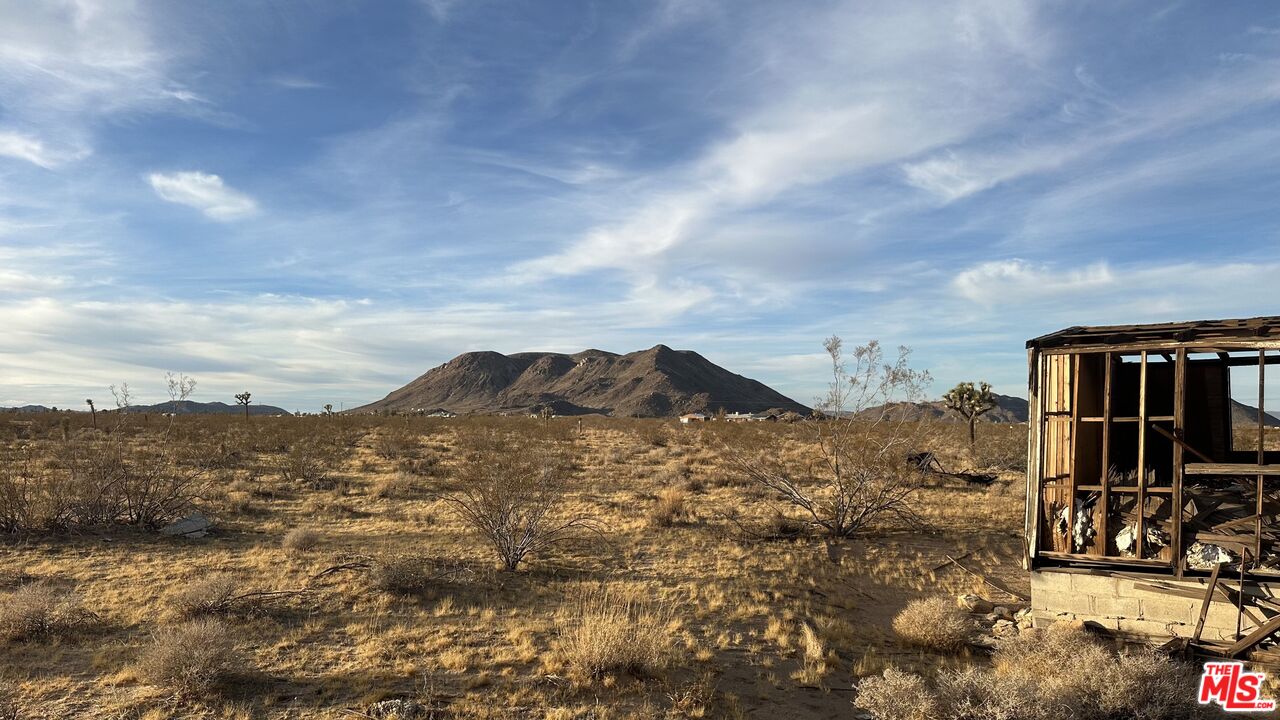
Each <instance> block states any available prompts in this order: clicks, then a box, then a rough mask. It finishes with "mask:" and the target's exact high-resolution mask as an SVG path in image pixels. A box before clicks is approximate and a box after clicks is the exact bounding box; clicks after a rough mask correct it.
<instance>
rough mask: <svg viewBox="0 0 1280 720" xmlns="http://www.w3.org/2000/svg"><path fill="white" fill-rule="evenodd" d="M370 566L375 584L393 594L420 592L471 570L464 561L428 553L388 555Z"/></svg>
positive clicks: (416, 593) (464, 574) (455, 579)
mask: <svg viewBox="0 0 1280 720" xmlns="http://www.w3.org/2000/svg"><path fill="white" fill-rule="evenodd" d="M369 569H370V574H369V578H370V582H371V583H372V585H373V587H375V588H377V589H378V590H381V591H383V592H388V593H391V594H393V595H419V594H422V593H424V592H427V591H430V590H435V589H439V588H440V587H442V586H443V585H445V584H446V583H449V582H455V581H458V580H459V579H461V578H463V577H465V576H468V575H469V574H470V571H469V570H468V569H467V568H466V567H465V566H464V565H462V564H460V563H457V562H453V561H448V560H440V559H438V558H433V557H428V556H425V555H384V556H382V557H379V558H376V559H374V560H373V562H372V563H371V564H370V568H369Z"/></svg>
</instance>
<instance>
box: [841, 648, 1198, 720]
mask: <svg viewBox="0 0 1280 720" xmlns="http://www.w3.org/2000/svg"><path fill="white" fill-rule="evenodd" d="M1196 680H1197V675H1196V672H1195V669H1194V668H1193V667H1192V666H1190V665H1187V664H1185V663H1181V662H1178V661H1174V660H1170V659H1168V658H1165V657H1160V656H1157V655H1156V654H1154V653H1153V652H1152V651H1150V650H1145V649H1144V650H1142V651H1138V652H1134V653H1131V654H1125V653H1118V652H1116V651H1115V650H1114V649H1112V648H1110V647H1107V646H1104V645H1103V644H1101V643H1100V642H1098V640H1096V639H1095V638H1093V637H1091V636H1090V635H1088V634H1087V633H1086V632H1084V631H1083V630H1078V629H1073V628H1068V629H1063V630H1057V629H1054V630H1052V631H1050V632H1026V633H1023V634H1022V635H1019V636H1017V637H1014V638H1010V639H1008V640H1006V641H1004V643H1002V644H1001V646H1000V648H999V649H997V650H996V652H995V655H994V656H993V658H992V667H991V669H989V670H988V669H979V668H970V669H968V670H963V671H949V672H944V673H942V674H940V675H939V676H938V677H937V678H936V679H935V680H934V682H933V683H929V682H927V681H926V680H925V679H923V678H921V677H920V676H917V675H911V674H908V673H903V672H901V671H897V670H894V669H892V668H891V669H888V670H886V671H885V674H884V676H882V677H879V678H868V679H866V680H864V681H863V682H862V683H861V684H860V685H859V688H858V696H857V699H856V701H855V702H856V704H857V705H858V706H859V707H862V708H863V709H866V710H867V711H869V712H870V713H871V714H872V715H873V716H875V717H876V718H877V719H878V720H915V718H919V717H922V716H921V715H920V714H918V712H916V711H915V710H913V708H914V709H923V710H924V711H926V712H927V713H929V714H927V715H926V716H927V717H930V718H937V719H938V720H978V719H982V720H1035V719H1036V718H1042V717H1052V718H1055V719H1057V720H1156V719H1157V718H1168V719H1169V720H1190V719H1192V718H1201V717H1216V715H1215V714H1213V712H1212V711H1211V710H1210V709H1209V708H1207V707H1205V706H1201V705H1199V704H1198V703H1197V702H1196V697H1197V695H1196Z"/></svg>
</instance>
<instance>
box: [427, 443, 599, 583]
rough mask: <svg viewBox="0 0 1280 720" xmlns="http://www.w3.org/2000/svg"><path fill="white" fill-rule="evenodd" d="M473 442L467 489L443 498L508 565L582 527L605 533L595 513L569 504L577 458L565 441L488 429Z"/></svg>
mask: <svg viewBox="0 0 1280 720" xmlns="http://www.w3.org/2000/svg"><path fill="white" fill-rule="evenodd" d="M470 445H471V446H470V448H469V449H468V452H467V455H466V459H465V461H464V462H463V463H462V465H461V467H460V468H459V471H458V481H459V483H460V484H461V485H462V489H461V490H459V491H458V492H456V493H453V494H449V495H441V496H439V497H440V499H441V500H444V501H445V502H446V503H448V504H449V505H450V506H451V507H452V509H453V510H454V512H456V513H457V515H458V517H459V518H460V519H461V520H462V521H463V522H465V523H467V524H468V525H470V526H471V527H472V529H474V530H475V531H477V532H478V533H480V534H481V535H482V536H483V537H484V538H485V540H486V541H488V543H489V545H490V546H491V547H492V548H493V550H494V552H495V553H496V554H497V556H498V562H499V564H500V565H501V567H502V568H503V569H504V570H507V571H512V572H513V571H515V570H516V569H517V568H519V566H520V563H521V562H523V561H524V559H525V558H526V557H528V556H529V555H530V554H532V553H538V552H542V551H545V550H547V549H548V548H550V547H552V546H554V545H557V544H559V543H562V542H565V541H567V540H570V539H572V538H574V537H577V536H579V535H580V534H581V531H584V530H587V531H594V532H597V533H598V532H599V525H598V524H597V523H596V522H595V521H594V520H593V519H592V518H590V517H588V516H587V515H585V514H582V513H574V512H569V511H567V510H566V508H565V505H566V500H567V496H568V493H569V483H568V476H569V472H570V468H571V463H570V458H569V457H568V455H567V453H566V451H565V450H564V449H563V448H562V447H561V445H560V443H556V442H548V441H529V440H527V439H525V438H519V437H516V436H514V435H506V436H499V435H496V434H492V433H485V434H481V435H479V436H477V437H474V438H472V439H471V440H470Z"/></svg>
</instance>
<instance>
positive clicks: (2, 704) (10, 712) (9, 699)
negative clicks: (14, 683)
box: [0, 686, 22, 720]
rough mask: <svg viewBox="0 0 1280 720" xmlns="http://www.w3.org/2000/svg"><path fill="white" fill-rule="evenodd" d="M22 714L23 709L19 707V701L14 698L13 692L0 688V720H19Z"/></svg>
mask: <svg viewBox="0 0 1280 720" xmlns="http://www.w3.org/2000/svg"><path fill="white" fill-rule="evenodd" d="M21 714H22V708H20V707H19V706H18V700H17V698H15V697H14V696H13V692H12V691H10V690H9V689H8V688H5V687H3V686H0V720H18V718H20V717H21Z"/></svg>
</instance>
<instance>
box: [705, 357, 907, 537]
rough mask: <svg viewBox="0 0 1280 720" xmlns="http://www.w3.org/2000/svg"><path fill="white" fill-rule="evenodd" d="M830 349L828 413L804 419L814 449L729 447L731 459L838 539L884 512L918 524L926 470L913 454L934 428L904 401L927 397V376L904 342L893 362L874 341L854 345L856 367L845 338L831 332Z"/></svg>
mask: <svg viewBox="0 0 1280 720" xmlns="http://www.w3.org/2000/svg"><path fill="white" fill-rule="evenodd" d="M824 347H825V348H826V350H827V353H828V355H829V356H830V358H831V368H832V382H831V385H830V389H829V392H828V395H827V398H826V400H825V402H824V403H822V409H823V411H824V413H823V414H824V416H825V418H827V419H822V420H814V421H811V422H809V423H806V424H805V427H807V428H808V429H809V430H810V431H811V435H812V437H811V442H810V444H809V445H808V446H807V447H810V448H812V453H811V454H810V455H809V456H808V457H807V458H805V459H804V461H802V462H793V461H788V459H787V458H786V454H785V453H783V452H781V451H780V448H779V447H777V446H776V441H774V442H773V443H769V445H770V446H769V447H767V448H766V449H765V450H763V451H761V452H758V453H756V454H755V455H753V456H750V455H746V454H744V453H742V452H740V451H738V450H736V449H730V452H729V455H730V461H731V463H732V464H733V465H734V466H735V467H736V468H737V470H738V471H739V472H740V473H741V474H742V475H743V476H745V477H746V478H748V479H749V480H750V481H752V482H754V483H756V484H757V485H759V486H761V487H763V488H765V489H766V490H768V491H769V492H770V493H771V494H772V495H773V496H774V497H776V498H777V499H779V500H781V501H782V502H784V503H787V504H789V505H792V506H794V507H796V508H798V509H800V510H801V511H802V512H803V513H804V515H805V516H806V519H807V520H808V521H809V523H810V524H811V525H813V526H815V527H817V528H820V529H821V530H822V531H824V532H825V533H826V534H827V535H829V536H832V537H849V536H851V535H854V534H856V533H857V532H859V531H861V530H862V529H864V528H865V527H867V526H868V525H869V524H871V523H873V522H875V521H877V520H881V519H886V518H891V519H896V520H899V521H902V522H905V523H907V524H910V525H917V524H919V523H920V521H921V519H920V516H919V515H918V514H917V513H916V512H915V510H914V507H913V505H914V502H915V499H916V493H917V491H918V490H919V489H920V488H921V487H922V485H923V481H924V475H923V473H922V472H921V470H920V468H919V467H918V466H917V465H914V464H912V463H911V462H909V460H908V458H907V456H908V455H909V454H911V453H912V452H913V451H916V450H918V449H920V448H921V447H922V446H923V445H924V444H925V442H926V441H927V439H928V434H929V432H930V430H931V427H930V423H926V422H922V421H920V420H918V419H916V418H912V417H911V416H910V413H908V412H904V410H903V408H902V406H901V405H900V404H898V403H901V402H915V401H918V400H921V399H923V397H924V389H925V388H926V387H927V386H928V384H929V381H930V378H929V374H928V373H927V372H919V371H916V370H912V369H911V368H910V367H909V366H908V362H907V361H908V359H909V357H910V350H908V349H907V348H905V347H903V348H899V349H898V357H897V360H896V361H894V362H893V363H887V362H885V360H884V353H883V351H882V350H881V349H880V345H879V343H876V342H874V341H872V342H871V343H869V344H867V345H864V346H861V347H859V348H857V349H855V350H854V353H853V359H854V367H853V369H852V370H849V369H848V368H847V367H846V364H845V360H844V355H843V351H842V347H843V346H842V342H841V340H840V338H838V337H831V338H828V339H827V341H826V343H825V344H824Z"/></svg>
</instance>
